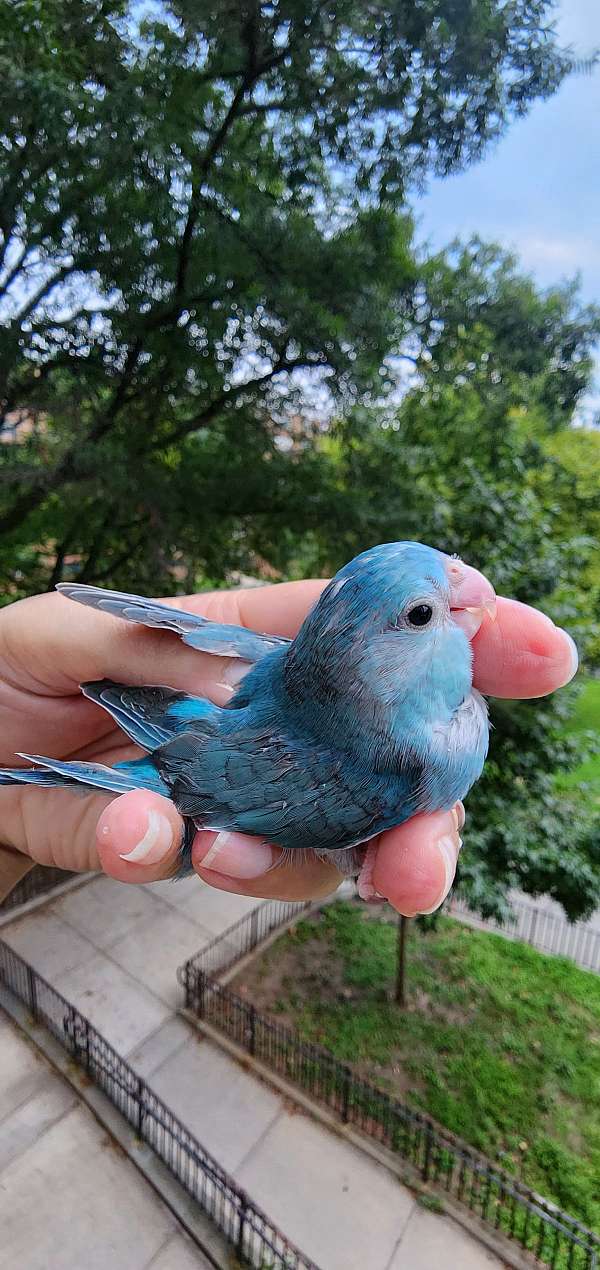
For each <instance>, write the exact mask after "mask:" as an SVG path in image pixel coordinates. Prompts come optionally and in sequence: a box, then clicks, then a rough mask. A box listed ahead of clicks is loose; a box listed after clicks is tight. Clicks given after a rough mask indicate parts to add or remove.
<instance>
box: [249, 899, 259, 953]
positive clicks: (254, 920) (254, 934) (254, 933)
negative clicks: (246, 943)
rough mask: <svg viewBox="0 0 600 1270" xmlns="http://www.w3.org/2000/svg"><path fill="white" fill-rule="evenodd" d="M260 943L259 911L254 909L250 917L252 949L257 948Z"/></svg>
mask: <svg viewBox="0 0 600 1270" xmlns="http://www.w3.org/2000/svg"><path fill="white" fill-rule="evenodd" d="M257 943H258V909H257V908H253V910H252V915H251V917H250V948H256V945H257Z"/></svg>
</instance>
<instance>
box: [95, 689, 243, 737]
mask: <svg viewBox="0 0 600 1270" xmlns="http://www.w3.org/2000/svg"><path fill="white" fill-rule="evenodd" d="M81 691H82V693H83V695H84V697H88V699H89V700H90V701H95V702H97V704H98V705H99V706H103V708H104V709H105V710H107V711H108V713H109V714H110V715H111V716H112V718H113V719H114V721H115V723H117V724H118V726H119V727H120V728H122V730H123V732H125V733H126V734H127V736H129V737H131V740H132V741H135V743H136V745H141V747H142V749H143V750H148V751H149V752H150V753H151V752H152V751H153V750H156V749H157V748H158V746H159V745H164V743H165V741H170V740H171V737H173V736H177V735H178V733H179V732H185V731H186V730H189V729H193V728H194V726H195V725H196V724H197V723H200V722H201V723H202V724H203V725H204V724H205V723H206V721H207V720H208V719H214V717H215V716H217V715H218V713H219V710H218V707H217V706H215V705H213V704H212V702H211V701H206V700H205V699H204V697H191V696H188V694H187V693H185V692H176V691H175V690H174V689H173V688H163V687H155V686H151V687H141V688H136V687H131V686H130V685H129V684H119V683H114V682H113V681H112V680H111V679H98V680H95V681H93V682H90V683H84V684H82V685H81Z"/></svg>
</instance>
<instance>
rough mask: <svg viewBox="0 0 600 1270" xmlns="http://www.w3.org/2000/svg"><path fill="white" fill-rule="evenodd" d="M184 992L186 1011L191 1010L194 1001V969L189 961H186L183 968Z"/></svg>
mask: <svg viewBox="0 0 600 1270" xmlns="http://www.w3.org/2000/svg"><path fill="white" fill-rule="evenodd" d="M183 992H184V1002H185V1008H186V1010H189V1008H190V1005H191V1001H192V968H191V966H190V963H189V961H186V963H185V966H184V968H183Z"/></svg>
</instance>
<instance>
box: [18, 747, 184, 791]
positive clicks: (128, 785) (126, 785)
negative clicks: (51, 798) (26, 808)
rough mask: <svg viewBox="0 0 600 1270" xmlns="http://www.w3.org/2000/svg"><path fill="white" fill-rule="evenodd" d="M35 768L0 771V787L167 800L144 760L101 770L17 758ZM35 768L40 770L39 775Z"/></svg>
mask: <svg viewBox="0 0 600 1270" xmlns="http://www.w3.org/2000/svg"><path fill="white" fill-rule="evenodd" d="M19 758H24V759H27V760H28V762H30V763H36V764H37V765H38V767H36V768H31V767H29V768H28V767H24V768H18V767H15V768H10V767H4V768H0V785H38V786H43V787H44V788H46V789H48V788H58V789H60V788H64V789H74V788H79V789H87V790H97V789H106V790H110V791H111V793H114V794H126V793H128V792H129V791H130V790H132V789H149V790H152V792H153V793H155V794H164V795H165V796H166V797H167V798H168V797H169V793H170V791H169V789H168V787H167V786H166V785H165V783H164V781H163V780H161V777H160V776H159V774H158V772H157V770H156V768H155V767H154V765H153V764H152V763H151V762H150V761H149V760H148V759H139V760H138V759H136V760H135V761H134V762H131V763H123V764H118V765H117V766H116V767H105V766H104V764H102V763H78V762H64V763H63V762H62V761H61V760H60V759H52V758H44V757H42V756H41V755H39V754H19ZM39 768H41V769H42V770H41V771H40V770H39Z"/></svg>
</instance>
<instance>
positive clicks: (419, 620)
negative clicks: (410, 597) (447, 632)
mask: <svg viewBox="0 0 600 1270" xmlns="http://www.w3.org/2000/svg"><path fill="white" fill-rule="evenodd" d="M432 617H433V609H432V607H431V605H430V604H415V607H414V609H411V610H410V612H409V613H408V620H409V622H410V624H411V626H427V623H428V622H430V621H431V619H432Z"/></svg>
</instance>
